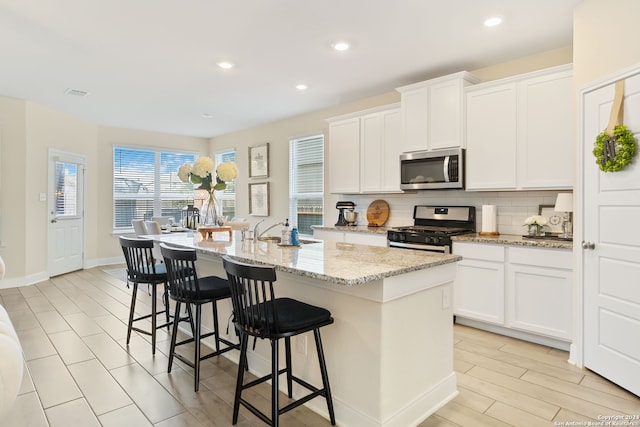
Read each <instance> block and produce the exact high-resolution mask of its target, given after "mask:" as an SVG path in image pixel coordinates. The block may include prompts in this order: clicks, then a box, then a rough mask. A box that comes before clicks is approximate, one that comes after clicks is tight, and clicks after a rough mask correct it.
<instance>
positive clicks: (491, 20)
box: [484, 16, 502, 27]
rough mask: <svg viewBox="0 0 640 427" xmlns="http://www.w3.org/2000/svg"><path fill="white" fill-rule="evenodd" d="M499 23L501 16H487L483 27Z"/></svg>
mask: <svg viewBox="0 0 640 427" xmlns="http://www.w3.org/2000/svg"><path fill="white" fill-rule="evenodd" d="M501 23H502V18H499V17H497V16H494V17H492V18H489V19H487V20H486V21H484V26H485V27H495V26H496V25H500V24H501Z"/></svg>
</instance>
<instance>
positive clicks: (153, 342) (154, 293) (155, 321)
mask: <svg viewBox="0 0 640 427" xmlns="http://www.w3.org/2000/svg"><path fill="white" fill-rule="evenodd" d="M152 287H153V289H152V290H151V354H156V326H158V319H156V310H157V307H156V306H157V303H158V302H157V300H156V298H157V297H158V287H157V285H155V284H154V285H152Z"/></svg>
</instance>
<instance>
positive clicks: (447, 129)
mask: <svg viewBox="0 0 640 427" xmlns="http://www.w3.org/2000/svg"><path fill="white" fill-rule="evenodd" d="M477 82H478V80H477V79H476V78H475V77H473V76H472V75H471V74H469V73H467V72H464V71H463V72H460V73H456V74H451V75H448V76H443V77H439V78H437V79H432V80H427V81H424V82H420V83H415V84H412V85H409V86H403V87H400V88H398V89H397V91H398V92H400V95H401V102H400V105H401V109H402V148H401V152H409V151H424V150H438V149H442V148H456V147H464V126H463V123H464V88H465V87H466V86H469V85H471V84H474V83H477Z"/></svg>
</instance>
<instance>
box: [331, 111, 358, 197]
mask: <svg viewBox="0 0 640 427" xmlns="http://www.w3.org/2000/svg"><path fill="white" fill-rule="evenodd" d="M325 170H326V171H328V172H329V191H330V192H331V193H339V194H348V193H358V192H359V191H360V119H359V118H357V117H356V118H352V119H345V120H340V121H336V122H332V123H331V124H330V125H329V167H328V168H326V169H325Z"/></svg>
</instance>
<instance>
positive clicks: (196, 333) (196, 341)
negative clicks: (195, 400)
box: [193, 304, 202, 392]
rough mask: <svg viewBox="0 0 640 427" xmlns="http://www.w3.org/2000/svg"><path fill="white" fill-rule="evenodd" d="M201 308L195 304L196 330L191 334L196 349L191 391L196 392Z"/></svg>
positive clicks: (198, 369) (198, 370) (198, 385)
mask: <svg viewBox="0 0 640 427" xmlns="http://www.w3.org/2000/svg"><path fill="white" fill-rule="evenodd" d="M201 316H202V306H201V305H200V304H196V318H195V327H196V330H195V331H194V334H193V343H194V344H195V347H196V355H195V359H194V361H193V365H194V367H193V369H194V371H195V372H194V373H193V377H194V381H195V384H194V386H193V391H196V392H197V391H198V388H200V327H201V326H200V323H201V321H202V318H201Z"/></svg>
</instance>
